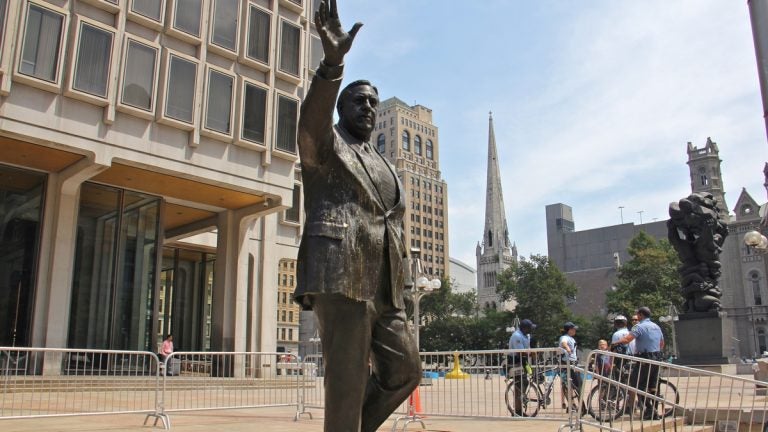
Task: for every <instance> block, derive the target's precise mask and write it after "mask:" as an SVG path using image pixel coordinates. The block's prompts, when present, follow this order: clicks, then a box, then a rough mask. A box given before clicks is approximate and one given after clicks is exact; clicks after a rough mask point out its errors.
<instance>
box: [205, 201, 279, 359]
mask: <svg viewBox="0 0 768 432" xmlns="http://www.w3.org/2000/svg"><path fill="white" fill-rule="evenodd" d="M275 211H276V209H275V208H274V207H269V206H264V205H262V204H257V205H254V206H250V207H246V208H243V209H239V210H235V211H233V210H228V211H224V212H222V213H220V214H219V217H218V239H217V247H216V268H215V276H214V282H213V299H212V301H213V312H212V317H211V321H212V335H211V336H212V337H211V349H212V350H213V351H244V350H245V348H246V336H247V331H246V323H247V321H248V320H247V316H246V312H247V310H248V305H247V301H248V292H247V289H248V280H247V279H248V247H247V245H246V242H247V241H248V233H249V232H250V230H249V228H250V226H251V225H252V223H253V221H254V220H255V219H257V218H259V217H262V216H264V215H265V214H268V213H272V212H275ZM265 255H269V254H265V253H262V257H264V256H265ZM275 265H276V264H275ZM262 267H263V266H262V265H261V263H258V262H257V263H256V272H255V273H256V275H258V274H260V273H262V272H261V271H259V269H260V268H262ZM257 280H258V276H257ZM258 283H260V282H258V281H257V282H256V283H255V284H258ZM255 284H254V285H255ZM254 289H256V288H254ZM259 307H263V305H260V306H259ZM273 309H274V308H273Z"/></svg>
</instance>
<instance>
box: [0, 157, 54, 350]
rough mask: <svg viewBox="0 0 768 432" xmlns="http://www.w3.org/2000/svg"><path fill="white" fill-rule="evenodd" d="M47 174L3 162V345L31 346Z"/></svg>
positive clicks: (0, 305) (0, 240) (0, 251)
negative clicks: (11, 166)
mask: <svg viewBox="0 0 768 432" xmlns="http://www.w3.org/2000/svg"><path fill="white" fill-rule="evenodd" d="M45 178H46V177H45V175H43V174H39V173H35V172H31V171H23V170H19V169H15V168H10V167H5V166H0V346H29V345H30V334H29V330H30V322H31V317H32V301H33V299H34V288H35V280H34V279H35V274H36V273H37V271H36V268H35V267H36V266H35V263H36V262H37V249H38V244H39V241H40V234H39V231H40V218H41V213H42V202H43V190H44V184H45Z"/></svg>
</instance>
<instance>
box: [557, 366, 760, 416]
mask: <svg viewBox="0 0 768 432" xmlns="http://www.w3.org/2000/svg"><path fill="white" fill-rule="evenodd" d="M599 356H600V357H602V359H600V360H605V361H606V363H607V364H609V365H610V367H609V368H607V369H606V370H605V371H604V372H603V374H602V375H601V374H597V373H595V374H594V375H593V379H592V380H591V381H590V382H589V383H588V384H587V385H586V386H585V388H584V391H583V392H582V402H583V403H584V404H585V405H586V407H587V415H585V416H583V417H581V418H580V419H578V422H577V423H576V424H575V425H574V424H571V426H572V427H573V426H576V428H579V429H580V428H581V427H583V426H591V427H594V428H598V429H602V430H610V431H625V430H640V429H648V430H674V431H700V430H713V431H750V430H755V431H763V430H764V427H765V425H766V422H767V421H768V399H766V391H765V389H766V386H767V385H768V383H765V382H761V381H756V380H754V379H751V378H748V377H743V376H733V375H726V374H722V373H717V372H712V371H707V370H702V369H697V368H691V367H686V366H680V365H674V364H671V363H667V362H663V361H655V360H650V359H645V358H638V357H633V356H626V355H621V354H616V353H610V352H605V351H592V352H591V353H590V354H589V357H590V361H594V360H596V359H597V358H598V357H599Z"/></svg>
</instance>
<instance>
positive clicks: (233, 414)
mask: <svg viewBox="0 0 768 432" xmlns="http://www.w3.org/2000/svg"><path fill="white" fill-rule="evenodd" d="M295 412H296V410H295V408H291V407H278V408H253V409H238V410H211V411H184V412H174V413H171V414H170V418H171V422H172V423H171V431H174V432H203V431H205V432H212V431H226V432H322V431H323V412H322V411H321V410H312V415H313V417H314V418H312V419H309V418H308V417H307V416H306V415H305V416H303V417H302V418H301V419H299V421H293V415H294V413H295ZM144 417H145V415H144V414H120V415H98V416H75V417H56V418H39V419H19V420H0V430H2V431H3V432H86V431H88V432H92V431H106V432H129V431H131V432H134V431H144V432H147V431H162V430H163V429H162V427H157V428H153V427H152V422H153V421H152V420H151V419H150V421H149V424H148V425H147V426H143V425H142V424H143V423H144ZM395 418H396V417H394V416H393V417H391V418H390V420H389V421H387V422H386V423H385V424H384V425H383V426H382V427H381V428H380V429H379V431H380V432H389V431H391V430H392V424H393V421H394V419H395ZM424 423H425V425H426V427H427V429H426V431H427V432H502V431H503V432H532V431H557V430H558V428H559V427H560V426H561V425H562V424H563V423H564V422H563V421H562V420H560V421H539V420H511V419H495V420H494V419H472V418H456V417H453V418H447V417H430V418H427V419H424ZM401 424H402V423H401ZM401 430H402V428H401V427H398V431H401ZM407 430H408V431H411V432H413V431H421V430H422V429H421V425H419V424H418V423H415V424H411V425H409V427H408V429H407Z"/></svg>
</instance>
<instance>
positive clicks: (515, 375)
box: [508, 319, 536, 417]
mask: <svg viewBox="0 0 768 432" xmlns="http://www.w3.org/2000/svg"><path fill="white" fill-rule="evenodd" d="M519 327H520V328H518V329H517V330H515V332H514V333H512V336H510V338H509V349H511V350H529V349H531V332H532V331H533V329H535V328H536V324H534V323H533V321H531V320H529V319H524V320H522V321H520V325H519ZM528 357H529V353H521V352H514V353H511V354H510V355H509V357H508V363H509V375H508V376H509V377H510V378H511V379H514V380H515V412H514V415H516V416H521V417H525V412H524V410H523V400H522V395H523V390H524V389H525V386H526V384H527V383H526V381H527V378H526V367H527V366H528V361H529V359H528Z"/></svg>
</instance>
